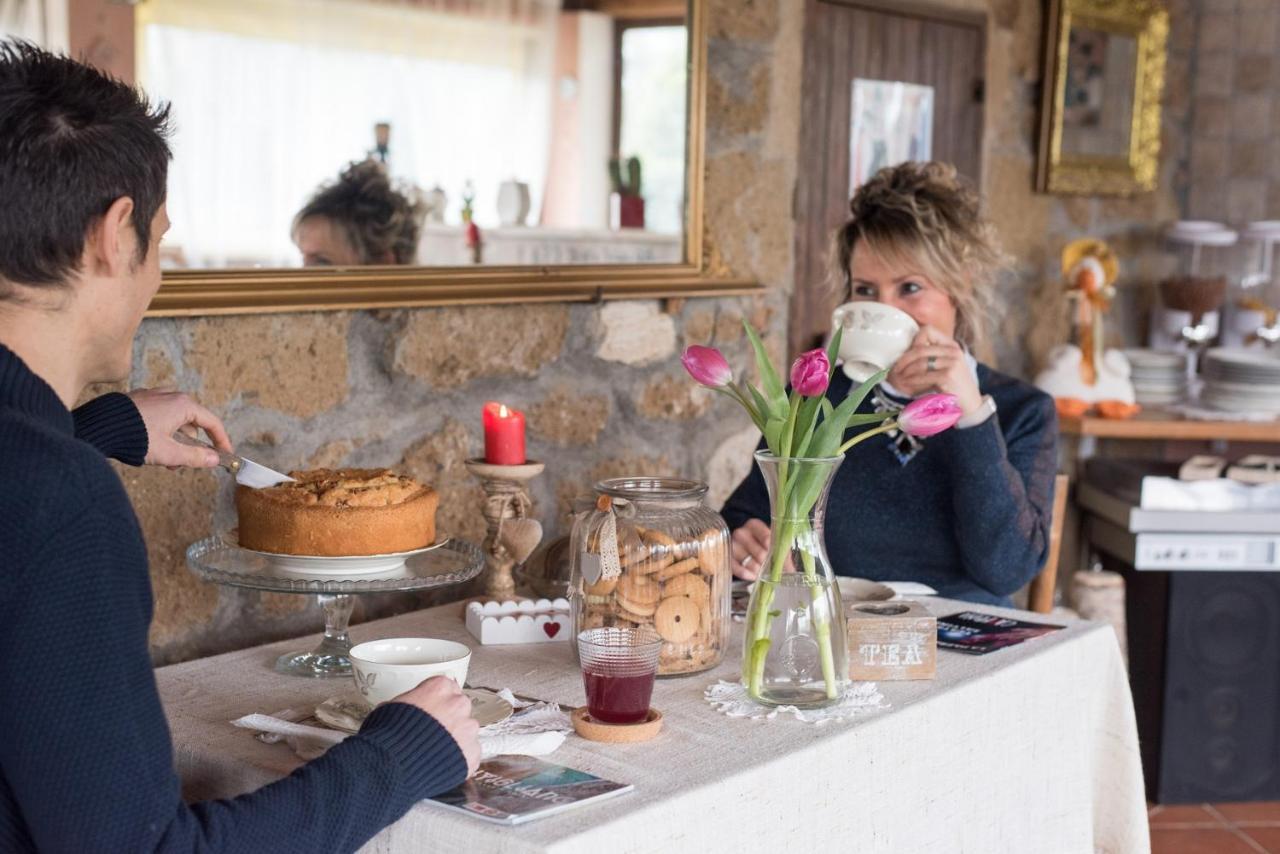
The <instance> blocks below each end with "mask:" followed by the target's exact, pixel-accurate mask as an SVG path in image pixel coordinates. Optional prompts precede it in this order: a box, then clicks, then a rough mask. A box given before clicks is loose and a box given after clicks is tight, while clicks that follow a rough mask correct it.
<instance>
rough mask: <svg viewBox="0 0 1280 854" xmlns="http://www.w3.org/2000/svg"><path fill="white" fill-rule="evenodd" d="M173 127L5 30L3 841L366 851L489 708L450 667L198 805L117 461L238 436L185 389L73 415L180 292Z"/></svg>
mask: <svg viewBox="0 0 1280 854" xmlns="http://www.w3.org/2000/svg"><path fill="white" fill-rule="evenodd" d="M166 118H167V113H166V111H165V110H164V109H158V110H157V109H154V108H152V107H151V106H150V105H148V103H147V102H146V100H145V99H144V98H143V97H142V96H141V95H140V94H139V93H137V92H136V91H134V90H133V89H131V88H129V87H127V86H125V85H123V84H121V83H119V82H117V81H114V80H111V79H109V78H107V77H105V76H103V75H102V74H100V73H99V72H97V71H95V70H93V69H91V68H88V67H87V66H84V65H80V64H78V63H75V62H72V61H71V60H69V59H66V58H65V57H59V56H54V55H51V54H49V53H45V52H44V51H41V50H39V49H37V48H35V47H32V46H30V45H28V44H24V43H15V42H7V43H0V199H3V200H4V202H3V205H0V472H3V480H2V481H0V486H2V487H3V488H0V555H3V558H2V560H3V564H2V565H0V566H2V569H0V572H2V573H3V578H2V579H0V651H2V654H0V697H2V698H3V702H0V733H2V734H3V735H2V736H0V851H4V852H21V851H35V850H48V851H72V852H89V851H110V852H126V851H127V852H134V851H180V850H182V851H185V850H195V849H200V850H218V851H273V852H275V851H308V852H312V851H351V850H354V849H355V848H358V847H359V846H360V845H362V844H363V843H364V842H365V841H367V840H368V839H369V838H370V837H372V836H373V835H374V834H375V833H377V832H378V831H379V830H380V829H382V828H383V827H385V826H386V825H388V824H390V823H391V822H393V821H395V820H396V819H397V818H399V817H400V816H401V815H402V814H404V812H405V811H406V810H408V809H409V807H410V806H412V805H413V804H414V803H415V802H416V801H418V800H420V799H422V798H425V797H429V796H431V795H433V794H436V793H438V792H440V791H444V790H446V789H448V788H451V787H453V786H455V785H457V784H458V783H460V782H462V780H463V779H465V778H466V776H467V775H468V774H469V773H470V771H472V770H474V768H475V764H476V762H477V759H478V753H479V748H478V741H477V732H478V726H477V725H476V722H475V720H474V719H473V718H472V717H471V715H470V703H469V701H468V700H467V698H466V697H465V696H464V695H462V694H461V692H460V691H459V689H458V687H457V686H456V685H455V684H454V683H453V682H452V681H450V680H448V679H444V678H437V679H433V680H428V681H427V682H424V683H422V684H421V685H419V686H418V687H417V688H415V689H414V690H412V691H410V692H408V693H406V694H404V695H402V696H400V697H398V698H396V701H393V702H391V703H388V704H386V705H383V706H381V707H379V708H377V709H375V710H374V711H373V712H372V713H371V714H370V715H369V717H368V718H367V719H366V721H365V724H364V726H363V727H362V728H361V730H360V733H359V734H358V735H355V736H352V737H351V738H349V739H347V740H346V741H344V742H342V743H341V744H339V745H337V746H335V747H333V748H332V749H330V750H329V752H328V753H327V754H325V755H324V756H323V757H321V758H320V759H318V760H316V761H314V762H311V763H309V764H307V765H305V766H303V767H301V768H299V769H298V770H297V771H295V772H294V773H293V774H291V775H290V776H289V777H287V778H285V779H284V780H280V781H278V782H276V783H273V784H271V785H269V786H266V787H264V788H262V789H260V790H258V791H256V792H253V793H250V794H247V795H242V796H241V797H238V798H235V799H232V800H223V801H215V802H209V803H199V804H192V805H187V804H184V803H183V801H182V798H181V794H180V786H179V781H178V778H177V775H176V773H175V772H174V765H173V748H172V745H171V743H170V741H169V731H168V727H167V724H166V722H165V717H164V712H163V710H162V708H161V706H160V700H159V696H158V693H157V691H156V684H155V678H154V675H153V673H152V669H151V662H150V658H149V654H148V649H147V627H148V623H149V622H150V620H151V614H152V596H151V587H150V580H149V577H148V573H147V556H146V549H145V547H144V544H143V540H142V534H141V531H140V530H139V527H138V522H137V519H136V517H135V516H134V513H133V509H132V507H131V506H130V505H129V500H128V497H127V496H126V494H125V492H124V489H123V487H122V486H121V483H120V480H119V478H118V477H116V476H115V474H114V472H112V470H111V468H110V466H109V465H108V464H107V462H106V459H105V456H104V454H105V455H110V456H113V457H115V458H116V459H119V460H121V461H123V462H125V463H129V464H132V465H139V464H141V463H142V462H144V461H145V462H150V463H158V464H162V465H200V466H208V465H212V464H213V463H214V462H215V460H213V459H212V457H211V452H210V451H208V450H205V449H201V448H194V449H193V448H188V447H186V446H185V445H181V444H179V443H177V442H175V441H174V440H173V438H172V435H173V434H174V433H175V432H176V431H179V430H182V431H185V432H193V431H194V430H195V429H196V428H202V429H204V430H205V431H206V432H207V433H208V434H209V436H210V437H211V438H212V439H213V441H214V443H215V444H216V445H218V446H220V447H222V448H224V449H228V450H229V449H230V443H229V442H228V440H227V436H226V432H225V430H224V429H223V427H222V424H221V423H220V422H219V421H218V419H217V417H216V416H214V415H213V414H212V413H210V412H209V411H208V410H206V409H204V408H203V407H201V406H199V405H198V404H196V403H195V402H194V401H192V400H191V399H190V398H188V397H186V396H185V395H179V394H166V393H159V392H140V393H135V395H134V396H133V399H130V397H128V396H125V395H121V394H110V395H106V396H104V397H100V398H98V399H96V400H94V401H91V402H90V403H88V404H86V405H85V406H82V407H80V408H79V409H77V410H76V411H75V412H74V413H73V412H71V411H69V408H70V407H71V406H72V405H73V403H74V401H75V400H76V399H77V398H78V397H79V396H80V395H81V393H82V392H83V390H84V389H85V387H86V386H87V385H88V384H90V383H93V382H101V381H117V380H121V379H122V378H126V377H127V376H128V375H129V368H130V360H131V350H132V346H131V342H132V339H133V336H134V333H135V332H136V331H137V328H138V325H139V323H140V322H141V319H142V315H143V313H144V311H145V310H146V307H147V304H148V303H149V302H150V300H151V298H152V296H153V295H154V294H155V292H156V289H157V288H158V287H159V286H160V268H159V260H158V247H159V242H160V238H161V236H162V235H163V234H164V232H165V230H166V228H168V217H167V215H166V213H165V205H164V199H165V180H166V173H167V170H168V160H169V149H168V145H167V143H166V141H165V134H166ZM212 456H216V455H212Z"/></svg>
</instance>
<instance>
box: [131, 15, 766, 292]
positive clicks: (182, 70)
mask: <svg viewBox="0 0 1280 854" xmlns="http://www.w3.org/2000/svg"><path fill="white" fill-rule="evenodd" d="M704 6H705V3H704V2H703V0H688V3H687V5H686V2H684V0H466V2H461V3H459V2H456V0H223V2H219V3H207V2H204V0H137V2H135V3H134V4H133V10H134V25H135V28H134V37H135V38H134V41H135V56H136V63H135V64H136V69H137V75H136V76H137V82H138V83H139V84H140V85H141V86H142V87H143V88H144V89H145V90H146V91H147V92H148V93H149V94H150V95H151V96H152V97H154V98H156V99H160V100H164V101H167V102H169V103H170V104H171V105H172V117H173V122H174V133H173V138H172V145H173V149H174V160H173V163H172V164H171V167H170V176H169V197H168V210H169V216H170V219H171V221H172V222H173V223H174V225H173V227H172V229H171V231H170V233H169V235H168V236H167V238H166V243H165V245H164V247H163V250H162V251H163V255H162V263H163V265H164V281H163V285H162V287H161V289H160V292H159V293H158V294H157V296H156V299H155V301H154V302H153V304H152V306H151V314H152V315H158V316H164V315H193V314H233V313H256V312H273V311H298V310H317V309H321V310H322V309H338V308H361V307H380V306H406V305H448V304H464V303H497V302H539V301H589V300H599V299H613V298H637V297H646V296H703V295H719V294H731V293H741V292H746V291H751V290H755V289H756V287H755V286H754V285H753V283H751V282H748V281H744V280H740V279H734V278H731V277H726V276H724V275H712V274H711V273H710V272H709V269H708V265H707V263H706V262H705V260H704V248H703V218H702V209H703V166H702V164H703V146H704V140H705V89H706V80H705V78H706V43H705V38H706V36H705V26H704V21H703V16H704V14H705V13H704Z"/></svg>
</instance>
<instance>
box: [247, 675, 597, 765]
mask: <svg viewBox="0 0 1280 854" xmlns="http://www.w3.org/2000/svg"><path fill="white" fill-rule="evenodd" d="M498 696H500V697H502V699H504V700H506V701H507V702H508V703H510V704H511V707H512V708H513V709H515V712H514V714H512V715H511V717H509V718H507V719H506V720H505V721H499V722H498V723H496V724H491V725H489V726H487V727H482V728H481V729H480V755H481V758H484V759H488V758H489V757H491V756H503V755H506V754H512V753H516V754H522V755H525V756H546V755H547V754H549V753H552V752H554V751H555V750H556V748H558V747H559V746H560V745H561V744H563V743H564V739H565V736H566V735H568V733H570V732H572V731H573V722H572V721H570V720H569V715H568V714H567V713H566V712H564V711H562V710H561V709H560V707H559V706H557V705H555V704H554V703H530V702H527V701H524V700H518V699H516V698H515V697H514V696H513V695H512V694H511V692H510V691H508V690H503V691H499V692H498ZM309 720H314V714H313V711H311V710H305V709H282V710H281V711H278V712H275V713H274V714H270V715H264V714H252V715H245V716H244V717H242V718H237V719H236V720H234V721H231V725H232V726H237V727H241V728H243V729H250V730H254V731H255V732H257V733H259V735H258V738H260V739H261V740H262V741H264V742H266V743H268V744H275V743H276V742H278V741H281V740H283V741H285V742H286V743H287V744H288V745H289V746H290V747H291V748H293V752H294V753H296V754H298V755H299V756H300V757H302V758H303V759H315V758H316V757H318V756H320V755H322V754H323V753H324V752H325V751H326V750H328V749H329V748H330V747H332V746H333V745H335V744H337V743H338V742H340V741H342V740H343V739H345V738H346V737H347V736H348V735H349V734H350V733H346V732H342V731H341V730H336V729H329V728H328V727H323V726H314V725H312V724H310V723H301V721H309Z"/></svg>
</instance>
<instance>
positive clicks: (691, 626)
mask: <svg viewBox="0 0 1280 854" xmlns="http://www.w3.org/2000/svg"><path fill="white" fill-rule="evenodd" d="M700 619H701V615H700V613H699V608H698V606H697V604H695V603H694V602H693V601H692V600H690V599H688V598H687V597H684V596H672V597H671V598H670V599H663V600H662V603H661V604H659V605H658V610H657V611H656V612H655V613H654V615H653V627H654V628H655V629H657V630H658V634H660V635H662V639H663V640H665V641H669V642H671V643H684V642H685V641H687V640H689V638H691V637H693V636H694V635H696V634H697V633H698V626H699V620H700Z"/></svg>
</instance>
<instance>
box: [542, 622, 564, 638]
mask: <svg viewBox="0 0 1280 854" xmlns="http://www.w3.org/2000/svg"><path fill="white" fill-rule="evenodd" d="M542 630H543V631H544V632H546V633H547V637H549V638H553V637H555V636H556V635H558V634H560V624H559V623H543V624H542Z"/></svg>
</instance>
